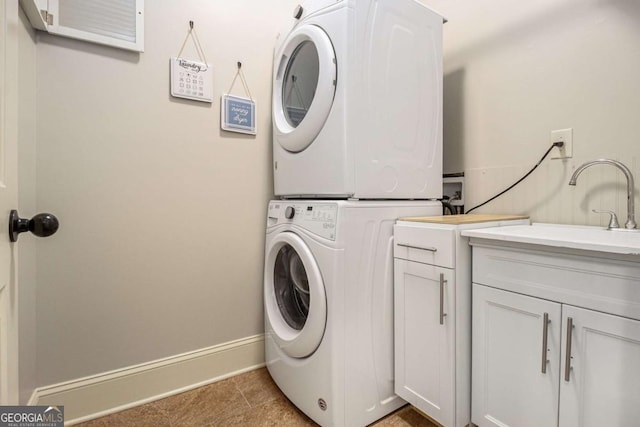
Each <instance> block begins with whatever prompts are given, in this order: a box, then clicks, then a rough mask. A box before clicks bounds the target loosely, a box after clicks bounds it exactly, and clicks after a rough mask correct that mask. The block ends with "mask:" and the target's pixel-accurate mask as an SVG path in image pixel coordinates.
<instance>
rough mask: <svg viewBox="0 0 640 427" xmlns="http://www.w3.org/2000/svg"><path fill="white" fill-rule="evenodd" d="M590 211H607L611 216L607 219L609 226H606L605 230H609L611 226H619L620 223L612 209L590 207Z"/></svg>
mask: <svg viewBox="0 0 640 427" xmlns="http://www.w3.org/2000/svg"><path fill="white" fill-rule="evenodd" d="M591 212H593V213H607V214H609V215H611V218H610V219H609V226H608V227H607V230H611V229H612V228H620V223H619V222H618V217H617V216H616V213H615V212H614V211H608V210H600V209H591Z"/></svg>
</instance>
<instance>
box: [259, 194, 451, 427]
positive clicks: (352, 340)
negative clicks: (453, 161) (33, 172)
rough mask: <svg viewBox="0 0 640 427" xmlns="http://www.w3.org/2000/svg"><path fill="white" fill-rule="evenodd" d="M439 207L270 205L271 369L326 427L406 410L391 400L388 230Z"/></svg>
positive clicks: (267, 290)
mask: <svg viewBox="0 0 640 427" xmlns="http://www.w3.org/2000/svg"><path fill="white" fill-rule="evenodd" d="M441 209H442V207H441V205H440V203H439V202H429V201H396V202H392V201H346V200H340V201H326V200H325V201H319V200H318V201H313V200H278V201H271V202H270V203H269V211H268V219H267V234H266V243H265V272H264V307H265V358H266V364H267V368H268V370H269V372H270V374H271V376H272V377H273V379H274V381H275V382H276V384H277V385H278V387H280V389H281V390H282V391H283V392H284V394H285V395H286V396H287V397H288V398H289V400H291V402H292V403H293V404H295V405H296V406H297V407H298V408H299V409H300V410H302V411H303V412H304V413H306V414H307V415H308V416H309V417H310V418H312V419H313V420H314V421H316V422H317V423H318V424H320V425H322V426H348V427H357V426H365V425H368V424H370V423H372V422H373V421H375V420H377V419H379V418H381V417H383V416H384V415H386V414H388V413H389V412H391V411H393V410H395V409H397V408H399V407H400V406H402V405H404V404H405V403H406V402H404V401H403V400H402V399H400V398H399V397H398V396H396V395H395V394H394V382H393V379H394V371H393V236H392V233H393V225H394V223H395V220H396V219H397V218H398V217H405V216H423V215H439V214H440V213H441Z"/></svg>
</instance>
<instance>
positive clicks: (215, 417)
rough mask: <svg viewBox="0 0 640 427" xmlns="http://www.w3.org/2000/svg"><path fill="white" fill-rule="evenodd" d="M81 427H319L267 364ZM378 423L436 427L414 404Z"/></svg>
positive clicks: (386, 426) (390, 426)
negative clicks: (287, 394) (283, 389)
mask: <svg viewBox="0 0 640 427" xmlns="http://www.w3.org/2000/svg"><path fill="white" fill-rule="evenodd" d="M77 425H78V426H80V427H221V426H246V427H253V426H274V427H275V426H277V427H289V426H291V427H298V426H300V427H303V426H316V425H317V424H315V423H314V422H313V421H311V420H310V419H309V418H308V417H307V416H306V415H304V414H303V413H302V412H300V411H299V410H298V409H297V408H296V407H295V406H293V405H292V404H291V403H290V402H289V401H288V400H287V398H286V397H285V396H284V394H282V392H281V391H280V390H279V389H278V387H277V386H276V385H275V383H274V382H273V381H272V380H271V377H270V376H269V373H268V372H267V370H266V369H265V368H262V369H258V370H255V371H251V372H247V373H245V374H242V375H238V376H235V377H231V378H228V379H226V380H223V381H219V382H217V383H214V384H210V385H207V386H204V387H200V388H197V389H194V390H191V391H188V392H185V393H181V394H178V395H175V396H171V397H167V398H165V399H161V400H157V401H155V402H151V403H147V404H146V405H142V406H138V407H135V408H132V409H128V410H126V411H122V412H118V413H116V414H112V415H109V416H106V417H102V418H97V419H95V420H92V421H88V422H85V423H82V424H77ZM373 425H374V426H375V427H436V425H435V424H433V423H431V422H430V421H429V420H427V419H426V418H424V417H423V416H422V415H420V414H419V413H418V412H416V411H415V410H413V409H412V408H411V407H410V406H405V407H403V408H401V409H399V410H398V411H396V412H394V413H392V414H390V415H388V416H387V417H386V418H383V419H382V420H380V421H378V422H376V423H375V424H373Z"/></svg>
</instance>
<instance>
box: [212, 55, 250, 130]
mask: <svg viewBox="0 0 640 427" xmlns="http://www.w3.org/2000/svg"><path fill="white" fill-rule="evenodd" d="M238 76H240V80H241V81H242V86H243V87H244V90H245V92H246V93H247V95H249V98H244V97H241V96H237V95H231V94H230V93H231V90H232V89H233V85H234V84H235V82H236V79H237V78H238ZM256 116H257V106H256V102H255V101H254V100H253V98H252V97H251V92H250V91H249V86H248V85H247V81H246V80H245V78H244V74H243V73H242V63H241V62H238V71H237V72H236V75H235V77H234V78H233V81H232V82H231V87H230V88H229V93H227V94H224V95H222V97H221V99H220V127H221V128H222V130H226V131H230V132H239V133H247V134H250V135H256V133H257V125H256Z"/></svg>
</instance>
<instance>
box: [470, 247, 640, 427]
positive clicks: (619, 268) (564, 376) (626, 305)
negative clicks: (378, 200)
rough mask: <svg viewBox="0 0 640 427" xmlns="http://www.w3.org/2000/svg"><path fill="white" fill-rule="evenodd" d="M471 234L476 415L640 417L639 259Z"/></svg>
mask: <svg viewBox="0 0 640 427" xmlns="http://www.w3.org/2000/svg"><path fill="white" fill-rule="evenodd" d="M471 243H472V245H473V248H474V252H473V256H474V260H473V281H474V284H473V352H472V353H473V357H472V372H473V375H472V384H473V388H472V421H473V422H474V423H475V424H476V425H478V426H480V427H485V426H501V427H505V426H511V427H526V426H532V427H533V426H548V427H551V426H559V427H596V426H604V425H606V426H629V425H637V423H638V419H640V318H639V317H638V316H637V311H638V309H639V308H640V305H638V302H637V300H638V299H639V298H640V290H639V289H638V286H639V285H640V263H638V262H629V261H624V260H620V259H616V258H615V257H611V256H606V255H602V254H597V253H590V252H586V251H571V253H563V252H561V251H558V249H557V248H556V249H555V250H550V251H547V250H546V249H545V248H546V246H539V245H524V246H518V245H512V244H511V245H509V244H505V245H504V246H502V245H501V244H500V243H495V242H491V243H488V241H483V240H479V239H473V238H472V240H471ZM494 243H495V245H494ZM600 256H602V257H600ZM587 277H588V279H586V278H587ZM527 294H528V295H527ZM532 295H533V296H532ZM577 305H580V306H581V307H578V306H577ZM602 311H610V312H611V313H609V314H607V313H603V312H602Z"/></svg>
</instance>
